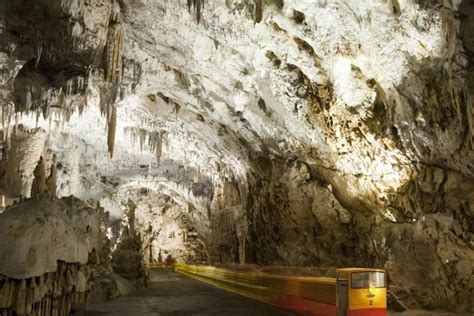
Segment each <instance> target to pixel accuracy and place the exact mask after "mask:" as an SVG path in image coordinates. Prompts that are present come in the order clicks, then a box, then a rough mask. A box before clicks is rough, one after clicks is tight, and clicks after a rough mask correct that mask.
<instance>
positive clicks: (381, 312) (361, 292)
mask: <svg viewBox="0 0 474 316" xmlns="http://www.w3.org/2000/svg"><path fill="white" fill-rule="evenodd" d="M336 271H337V280H336V296H337V303H336V305H337V311H338V314H337V316H386V315H387V276H386V273H385V271H384V270H381V269H362V268H351V269H338V270H336Z"/></svg>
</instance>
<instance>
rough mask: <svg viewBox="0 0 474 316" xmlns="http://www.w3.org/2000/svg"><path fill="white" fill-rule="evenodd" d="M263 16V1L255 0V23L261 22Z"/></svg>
mask: <svg viewBox="0 0 474 316" xmlns="http://www.w3.org/2000/svg"><path fill="white" fill-rule="evenodd" d="M262 18H263V1H262V0H255V13H254V23H260V22H261V21H262Z"/></svg>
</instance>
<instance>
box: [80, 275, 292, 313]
mask: <svg viewBox="0 0 474 316" xmlns="http://www.w3.org/2000/svg"><path fill="white" fill-rule="evenodd" d="M83 315H86V316H96V315H116V316H122V315H124V316H127V315H170V316H171V315H173V316H175V315H248V316H250V315H262V316H263V315H272V316H273V315H275V316H278V315H293V314H291V313H289V312H286V311H283V310H279V309H276V308H273V307H271V306H269V305H266V304H262V303H259V302H256V301H253V300H250V299H247V298H245V297H242V296H239V295H235V294H232V293H229V292H225V291H222V290H220V289H217V288H215V287H212V286H210V285H207V284H204V283H201V282H198V281H195V280H193V279H190V278H187V277H185V276H182V275H179V274H177V273H175V272H172V271H166V270H160V271H156V270H152V271H150V286H149V287H148V288H146V289H143V290H139V291H136V292H135V293H132V294H131V295H128V296H124V297H120V298H118V299H116V300H112V301H108V302H103V303H94V304H90V305H89V306H88V308H87V311H86V312H85V313H83Z"/></svg>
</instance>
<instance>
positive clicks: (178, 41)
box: [0, 0, 474, 312]
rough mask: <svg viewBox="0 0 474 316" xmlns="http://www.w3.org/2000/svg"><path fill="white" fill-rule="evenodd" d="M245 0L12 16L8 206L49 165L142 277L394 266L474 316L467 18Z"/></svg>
mask: <svg viewBox="0 0 474 316" xmlns="http://www.w3.org/2000/svg"><path fill="white" fill-rule="evenodd" d="M253 3H254V2H253V1H243V0H228V1H225V2H224V1H206V2H205V6H204V8H202V10H201V11H199V13H198V12H197V11H196V12H194V11H193V12H192V13H191V14H189V13H188V9H187V8H186V4H185V2H184V1H181V3H180V2H179V1H165V0H119V1H111V0H74V1H65V0H39V1H35V2H34V4H32V3H30V1H26V0H1V1H0V69H1V75H0V83H1V84H0V102H1V104H2V106H3V116H2V121H3V135H4V137H3V139H4V141H5V142H4V143H3V146H4V150H3V152H4V153H5V155H2V157H3V159H2V164H1V165H2V166H3V167H2V169H4V170H2V172H3V173H4V181H3V183H4V186H3V191H4V193H5V195H6V196H7V200H9V199H11V198H15V197H18V196H20V195H22V196H24V197H29V196H30V194H31V193H30V190H31V187H32V186H33V179H34V170H35V167H36V165H37V164H38V161H39V159H40V156H43V159H44V162H45V168H46V171H45V174H46V175H49V174H50V168H51V167H50V166H51V162H52V161H53V158H52V157H53V155H55V157H56V160H57V172H56V181H54V182H55V185H56V194H57V195H58V196H59V197H63V196H69V195H75V196H77V197H78V198H80V199H82V200H87V201H89V202H92V203H95V202H97V201H100V203H101V206H102V207H104V208H105V210H106V211H109V212H110V216H111V222H113V223H115V224H114V225H112V226H111V227H110V228H109V237H110V238H111V240H112V241H111V244H114V243H115V241H116V240H118V241H119V242H120V236H121V235H122V234H123V230H122V232H121V229H120V227H124V225H122V223H121V221H122V210H123V209H125V208H124V205H126V203H127V202H128V201H129V199H130V200H131V201H132V202H133V203H134V205H135V206H136V212H135V219H136V225H135V226H136V227H135V228H136V233H137V234H139V239H140V240H141V242H142V245H141V249H142V252H143V253H142V256H143V258H144V260H145V261H159V260H160V258H161V260H163V261H164V260H165V259H166V258H167V256H168V255H170V256H171V257H173V258H175V259H178V260H199V261H200V260H209V261H211V262H246V263H258V264H265V265H297V266H309V265H314V266H376V267H384V268H386V269H387V271H388V273H389V278H390V285H391V293H392V294H393V298H394V299H396V300H399V301H400V304H402V305H404V306H406V307H408V308H437V309H446V310H449V311H454V310H459V311H471V312H472V309H473V308H474V306H473V304H474V303H473V301H472V297H473V296H474V274H473V269H474V180H473V179H474V178H473V177H474V150H473V148H474V138H473V136H474V130H473V129H472V125H473V119H474V117H473V113H474V112H473V106H474V105H473V102H474V5H473V4H472V3H471V1H468V0H464V1H462V0H451V1H418V0H390V1H389V0H377V1H360V0H348V1H323V0H314V1H300V0H291V1H290V0H285V1H263V11H262V12H261V14H262V16H261V22H260V23H255V22H258V21H259V20H260V17H259V15H260V10H259V9H258V8H257V9H255V7H254V4H253ZM198 16H199V19H200V20H199V24H198V23H197V21H196V19H197V17H198ZM15 111H16V114H15V113H14V112H15ZM19 124H22V126H24V127H20V126H19ZM45 181H46V180H45ZM40 182H41V181H40ZM52 183H53V180H50V186H49V188H51V185H52ZM45 185H46V184H45ZM35 188H36V186H35ZM50 191H51V190H50ZM35 192H36V191H35ZM35 194H36V193H35ZM48 194H49V195H51V193H48ZM1 250H2V251H4V250H3V249H1ZM160 253H161V256H160Z"/></svg>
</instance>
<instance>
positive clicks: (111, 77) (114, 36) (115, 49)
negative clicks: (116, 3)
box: [104, 23, 124, 84]
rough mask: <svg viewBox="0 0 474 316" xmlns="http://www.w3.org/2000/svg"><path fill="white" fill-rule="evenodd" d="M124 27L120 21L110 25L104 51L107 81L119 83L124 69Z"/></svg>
mask: <svg viewBox="0 0 474 316" xmlns="http://www.w3.org/2000/svg"><path fill="white" fill-rule="evenodd" d="M123 38H124V33H123V27H122V24H120V23H112V24H111V25H110V26H109V33H108V36H107V44H106V46H105V51H104V64H105V65H104V66H105V67H104V68H105V74H104V75H105V77H104V79H105V81H107V82H111V83H115V84H116V83H118V82H119V81H120V78H121V70H122V51H123Z"/></svg>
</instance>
